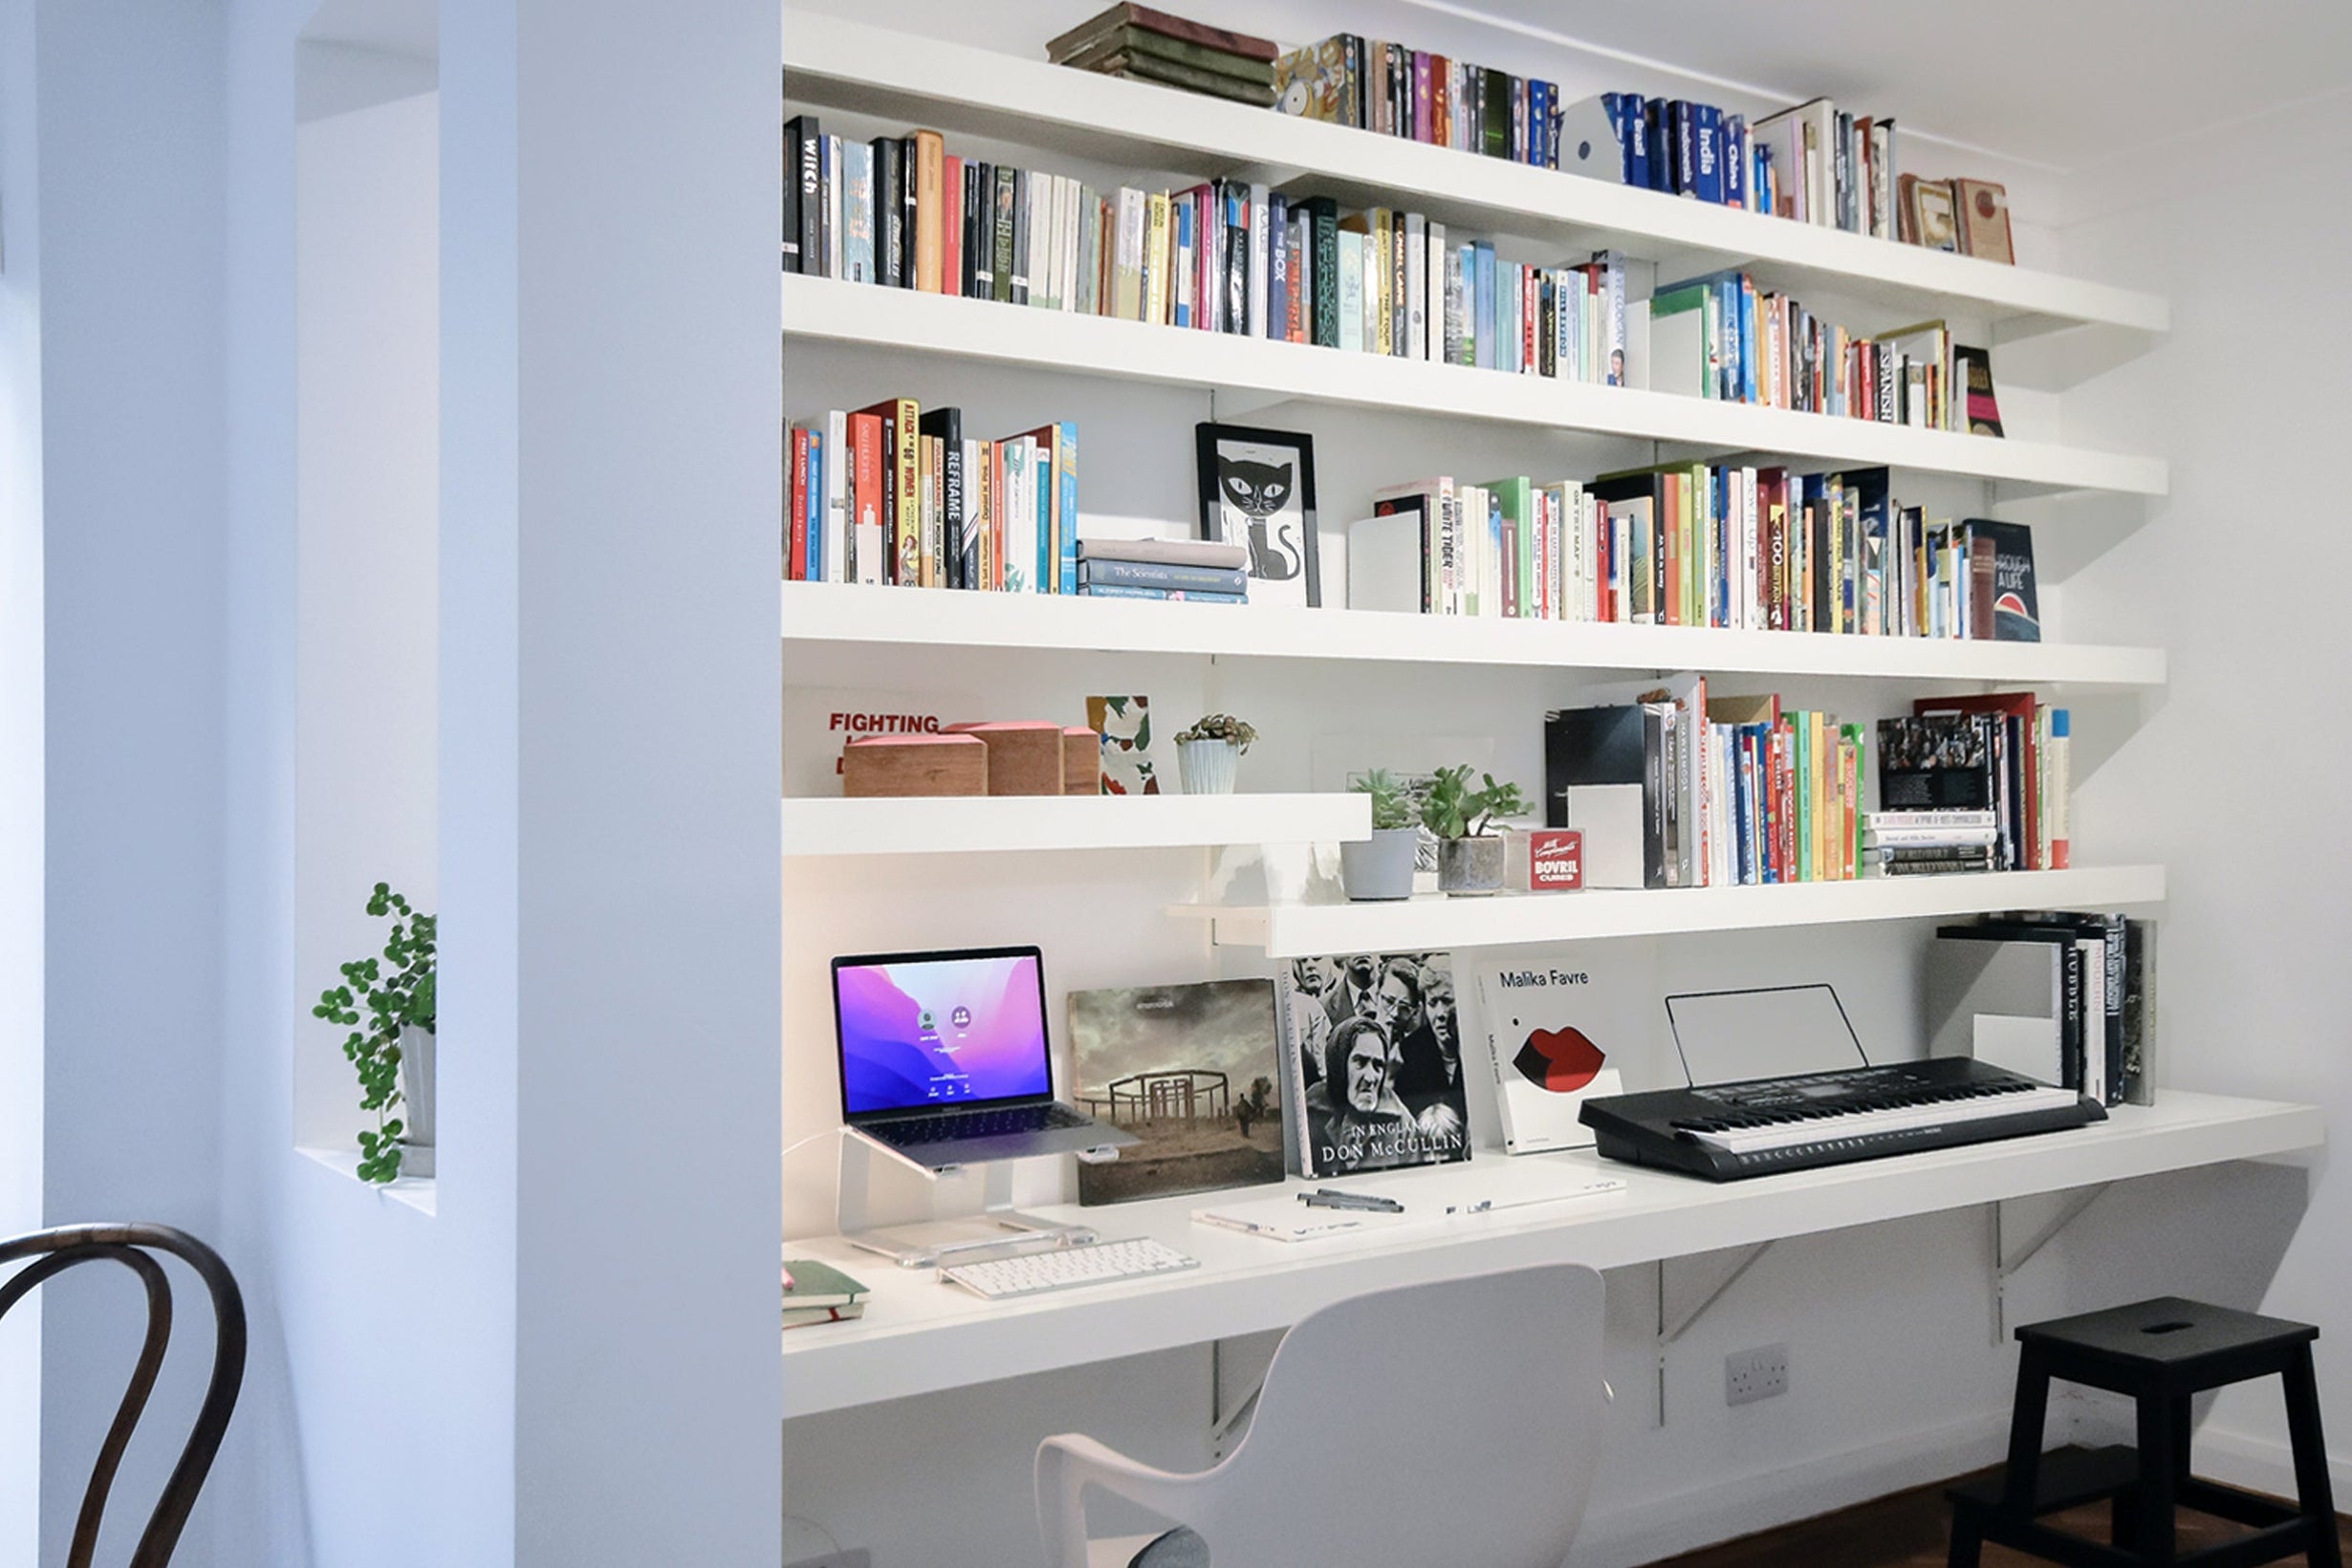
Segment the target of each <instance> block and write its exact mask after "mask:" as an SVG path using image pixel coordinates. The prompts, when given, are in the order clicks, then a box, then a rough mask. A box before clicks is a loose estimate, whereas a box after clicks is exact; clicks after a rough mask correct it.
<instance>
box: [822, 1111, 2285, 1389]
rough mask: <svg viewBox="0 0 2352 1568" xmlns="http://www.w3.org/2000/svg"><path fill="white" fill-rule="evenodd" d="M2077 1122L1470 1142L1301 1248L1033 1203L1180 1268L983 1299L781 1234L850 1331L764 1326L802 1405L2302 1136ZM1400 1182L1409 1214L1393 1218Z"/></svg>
mask: <svg viewBox="0 0 2352 1568" xmlns="http://www.w3.org/2000/svg"><path fill="white" fill-rule="evenodd" d="M2108 1114H2109V1119H2108V1121H2107V1122H2105V1123H2103V1124H2102V1125H2098V1126H2091V1127H2083V1128H2079V1129H2076V1130H2074V1131H2070V1132H2061V1133H2045V1134H2041V1135H2039V1136H2036V1137H2029V1138H2017V1139H2009V1140H2005V1141H2002V1142H1998V1143H1976V1144H1971V1145H1968V1146H1966V1147H1961V1148H1952V1149H1938V1150H1934V1151H1932V1152H1929V1153H1925V1154H1911V1155H1904V1156H1900V1157H1898V1158H1895V1159H1888V1160H1875V1161H1865V1162H1862V1163H1861V1164H1857V1165H1832V1166H1829V1167H1826V1168H1824V1169H1819V1170H1808V1171H1797V1172H1793V1173H1791V1174H1788V1175H1785V1176H1768V1177H1761V1178H1757V1179H1753V1180H1750V1181H1743V1182H1727V1183H1713V1182H1704V1181H1700V1180H1697V1179H1695V1178H1692V1177H1687V1176H1679V1175H1674V1174H1671V1173H1668V1172H1665V1171H1656V1170H1650V1169H1646V1168H1644V1167H1640V1166H1635V1165H1618V1164H1615V1163H1613V1162H1608V1161H1603V1160H1601V1158H1600V1157H1599V1156H1597V1155H1595V1154H1594V1153H1592V1152H1591V1151H1590V1150H1585V1151H1580V1152H1575V1153H1561V1154H1542V1155H1527V1156H1521V1157H1518V1158H1513V1157H1511V1156H1509V1155H1506V1154H1504V1153H1502V1152H1501V1151H1500V1150H1498V1149H1481V1150H1479V1151H1478V1152H1477V1154H1476V1155H1475V1157H1474V1158H1473V1159H1472V1160H1471V1161H1470V1163H1469V1164H1468V1165H1449V1166H1444V1167H1439V1168H1437V1169H1434V1170H1426V1171H1391V1172H1384V1173H1381V1174H1377V1175H1366V1176H1361V1177H1354V1178H1350V1179H1347V1180H1345V1181H1343V1182H1338V1183H1335V1184H1332V1185H1338V1186H1341V1187H1350V1188H1353V1189H1356V1190H1360V1191H1366V1192H1376V1193H1380V1194H1382V1195H1384V1196H1394V1197H1396V1198H1397V1199H1399V1200H1400V1201H1402V1202H1403V1203H1405V1206H1406V1210H1407V1212H1406V1214H1405V1218H1404V1219H1403V1220H1402V1221H1396V1222H1390V1223H1388V1224H1386V1225H1384V1226H1383V1227H1380V1228H1378V1229H1375V1230H1365V1231H1360V1232H1351V1233H1347V1234H1342V1235H1337V1236H1331V1237H1327V1238H1323V1239H1319V1240H1316V1241H1305V1242H1283V1241H1276V1240H1271V1239H1268V1238H1264V1237H1260V1236H1254V1235H1250V1234H1247V1233H1244V1232H1241V1231H1237V1230H1222V1229H1218V1228H1215V1227H1211V1226H1206V1225H1201V1224H1197V1223H1195V1222H1194V1221H1193V1220H1192V1218H1191V1213H1192V1210H1193V1209H1200V1208H1208V1207H1213V1206H1215V1205H1217V1204H1219V1203H1220V1202H1226V1203H1243V1202H1251V1201H1254V1200H1258V1199H1264V1198H1270V1197H1278V1196H1285V1195H1287V1194H1288V1193H1290V1192H1293V1191H1297V1190H1304V1189H1308V1188H1311V1187H1315V1186H1318V1185H1323V1184H1318V1183H1312V1182H1301V1181H1298V1180H1296V1178H1294V1179H1291V1180H1289V1181H1287V1182H1286V1183H1285V1184H1284V1185H1283V1186H1281V1187H1274V1186H1266V1187H1243V1188H1238V1189H1232V1190H1229V1191H1225V1192H1221V1193H1207V1194H1199V1195H1194V1196H1187V1197H1181V1198H1156V1199H1148V1200H1145V1201H1143V1202H1138V1203H1130V1204H1114V1205H1104V1206H1099V1207H1096V1208H1091V1209H1080V1208H1078V1207H1077V1206H1075V1205H1071V1206H1061V1207H1055V1208H1044V1209H1037V1210H1035V1211H1036V1212H1039V1213H1043V1214H1047V1215H1050V1216H1052V1217H1054V1218H1057V1219H1066V1220H1078V1221H1083V1222H1085V1223H1087V1224H1089V1225H1092V1226H1094V1227H1096V1228H1097V1229H1098V1230H1100V1231H1101V1233H1102V1235H1103V1236H1104V1237H1105V1238H1106V1239H1118V1238H1122V1237H1128V1236H1154V1237H1157V1238H1159V1239H1160V1240H1162V1241H1165V1242H1167V1243H1169V1244H1170V1245H1172V1246H1174V1247H1176V1248H1178V1249H1180V1250H1181V1251H1184V1252H1189V1253H1190V1254H1192V1255H1193V1256H1194V1257H1197V1258H1199V1259H1200V1260H1201V1266H1200V1267H1199V1268H1197V1269H1188V1270H1186V1271H1184V1272H1183V1273H1181V1274H1172V1275H1165V1276H1162V1277H1158V1278H1153V1279H1148V1280H1138V1281H1133V1282H1129V1283H1122V1284H1117V1285H1101V1286H1092V1287H1086V1288H1082V1289H1078V1290H1073V1291H1064V1292H1056V1293H1055V1294H1052V1295H1049V1296H1031V1297H1027V1298H1022V1299H1015V1300H1010V1301H983V1300H981V1299H980V1298H979V1297H977V1296H972V1295H970V1294H969V1293H968V1292H966V1291H963V1290H961V1289H959V1288H957V1287H955V1286H952V1285H946V1284H942V1283H940V1282H938V1280H937V1279H936V1277H935V1276H934V1274H933V1273H932V1271H930V1270H928V1269H923V1270H911V1269H901V1268H898V1267H897V1266H895V1265H893V1264H892V1263H890V1262H889V1261H888V1260H887V1259H884V1258H881V1257H877V1256H875V1255H874V1254H872V1253H870V1252H859V1251H858V1250H856V1249H855V1248H853V1247H851V1246H849V1245H848V1244H847V1243H845V1242H843V1241H841V1240H840V1239H839V1238H838V1237H824V1238H818V1239H814V1240H807V1241H798V1242H795V1243H792V1244H791V1245H789V1246H788V1247H787V1248H786V1249H785V1251H786V1255H788V1256H795V1257H816V1258H821V1259H823V1260H825V1261H827V1262H830V1263H833V1264H836V1265H838V1267H840V1268H842V1269H844V1270H846V1271H848V1272H849V1273H850V1274H852V1275H853V1276H855V1277H856V1278H859V1279H861V1280H864V1281H865V1282H866V1283H867V1284H868V1285H870V1286H872V1287H873V1294H872V1296H870V1297H869V1298H868V1302H867V1306H866V1311H865V1316H864V1317H863V1318H860V1319H858V1320H856V1321H853V1322H848V1323H839V1324H832V1325H828V1326H825V1327H819V1328H803V1329H790V1330H786V1331H784V1334H783V1342H784V1356H783V1362H784V1413H785V1415H786V1416H787V1417H788V1418H790V1417H793V1416H805V1415H814V1414H817V1413H818V1412H820V1411H825V1410H836V1409H841V1408H845V1407H848V1406H851V1405H866V1404H871V1403H874V1402H877V1401H881V1400H886V1399H897V1398H901V1397H903V1396H905V1395H910V1394H923V1393H930V1392H933V1391H936V1390H939V1389H943V1388H953V1387H959V1386H962V1385H965V1384H968V1383H986V1382H990V1381H992V1380H994V1379H997V1378H1006V1377H1015V1376H1019V1375H1022V1374H1025V1373H1031V1372H1038V1371H1044V1370H1047V1369H1050V1368H1054V1367H1061V1366H1073V1365H1078V1364H1080V1363H1083V1362H1087V1361H1103V1360H1107V1359H1110V1358H1112V1357H1118V1356H1131V1355H1137V1354H1140V1353H1143V1352H1146V1351H1153V1350H1164V1349H1168V1348H1172V1347H1174V1346H1177V1345H1185V1344H1194V1343H1198V1342H1199V1341H1201V1340H1204V1339H1223V1338H1226V1337H1228V1336H1231V1335H1237V1334H1249V1333H1253V1332H1256V1331H1259V1330H1263V1329H1271V1328H1280V1327H1284V1326H1286V1325H1288V1324H1290V1323H1294V1322H1296V1321H1297V1320H1298V1319H1299V1318H1302V1317H1304V1316H1306V1315H1307V1314H1308V1313H1310V1312H1313V1311H1315V1310H1316V1309H1317V1308H1318V1307H1321V1306H1323V1305H1325V1304H1327V1303H1329V1302H1332V1301H1337V1300H1339V1299H1342V1298H1344V1297H1346V1296H1354V1295H1357V1294H1360V1293H1361V1292H1364V1291H1368V1290H1374V1289H1377V1288H1379V1287H1381V1286H1383V1285H1393V1284H1403V1283H1406V1282H1409V1281H1417V1280H1426V1279H1445V1278H1451V1277H1460V1276H1464V1275H1469V1274H1483V1273H1487V1272H1490V1271H1492V1270H1497V1269H1509V1268H1516V1267H1520V1266H1524V1265H1528V1264H1535V1263H1548V1262H1555V1261H1565V1262H1576V1263H1588V1264H1591V1265H1593V1266H1594V1267H1596V1268H1603V1269H1606V1268H1615V1267H1619V1266H1621V1265H1624V1264H1629V1263H1648V1262H1655V1261H1656V1260H1658V1259H1660V1258H1667V1257H1681V1256H1687V1255H1688V1254H1690V1253H1694V1252H1710V1251H1712V1250H1714V1249H1716V1248H1721V1247H1736V1246H1744V1245H1747V1244H1750V1243H1753V1242H1759V1241H1769V1240H1772V1239H1775V1238H1776V1237H1781V1236H1797V1235H1806V1234H1811V1233H1813V1232H1816V1231H1821V1230H1839V1229H1841V1228H1843V1227H1846V1226H1853V1225H1867V1224H1871V1223H1873V1222H1875V1221H1879V1220H1887V1219H1899V1218H1903V1217H1905V1216H1906V1215H1913V1214H1926V1213H1932V1212H1935V1211H1937V1210H1940V1209H1958V1208H1965V1207H1967V1206H1969V1205H1971V1204H1982V1203H1991V1202H1994V1201H1996V1200H2000V1199H2004V1198H2018V1197H2025V1196H2028V1195H2030V1194H2033V1193H2037V1192H2056V1191H2060V1190H2063V1189H2065V1188H2067V1187H2084V1186H2088V1185H2091V1184H2093V1183H2099V1182H2111V1181H2118V1180H2122V1179H2124V1178H2128V1177H2133V1176H2145V1175H2151V1174H2153V1173H2155V1172H2158V1171H2165V1170H2178V1169H2184V1168H2187V1167H2189V1166H2193V1165H2211V1164H2215V1163H2218V1162H2221V1161H2225V1160H2243V1159H2256V1158H2260V1157H2263V1156H2267V1155H2276V1154H2284V1153H2287V1152H2290V1151H2293V1150H2297V1149H2305V1148H2312V1147H2316V1146H2318V1145H2319V1143H2322V1142H2323V1141H2324V1138H2325V1123H2324V1118H2323V1116H2322V1114H2321V1112H2320V1111H2319V1108H2318V1107H2316V1106H2310V1105H2293V1104H2283V1103H2279V1102H2277V1101H2273V1100H2237V1099H2232V1098H2227V1097H2223V1096H2218V1095H2201V1094H2189V1093H2183V1092H2177V1091H2170V1090H2167V1091H2166V1092H2165V1093H2164V1094H2163V1095H2162V1096H2161V1097H2160V1099H2159V1100H2158V1102H2157V1103H2156V1104H2155V1105H2154V1106H2152V1107H2138V1106H2123V1107H2119V1108H2117V1109H2116V1110H2114V1111H2111V1112H2110V1113H2108ZM1595 1175H1614V1176H1622V1177H1623V1178H1624V1181H1625V1187H1624V1190H1623V1191H1622V1192H1614V1193H1607V1194H1603V1195H1601V1196H1597V1197H1583V1198H1576V1199H1571V1200H1568V1201H1564V1202H1558V1203H1538V1204H1533V1205H1530V1206H1527V1207H1524V1208H1516V1209H1499V1210H1497V1211H1495V1212H1492V1213H1487V1214H1477V1215H1457V1216H1454V1217H1450V1218H1441V1217H1436V1216H1435V1214H1434V1210H1435V1209H1437V1208H1438V1207H1439V1206H1440V1205H1442V1204H1443V1203H1444V1202H1448V1201H1453V1200H1455V1199H1456V1198H1458V1197H1459V1196H1461V1195H1463V1193H1464V1192H1465V1191H1466V1189H1467V1188H1468V1187H1476V1188H1478V1190H1479V1195H1482V1196H1491V1197H1492V1198H1493V1199H1494V1200H1495V1201H1497V1202H1498V1203H1499V1202H1505V1201H1508V1200H1510V1199H1512V1198H1514V1197H1528V1196H1533V1195H1535V1194H1536V1193H1538V1192H1543V1191H1548V1190H1557V1189H1559V1188H1562V1187H1566V1186H1569V1185H1571V1184H1573V1183H1576V1182H1579V1181H1583V1180H1589V1179H1591V1178H1592V1177H1593V1176H1595ZM1416 1189H1418V1190H1419V1191H1420V1192H1421V1193H1422V1194H1424V1195H1425V1201H1426V1203H1427V1204H1428V1208H1429V1211H1430V1217H1428V1218H1426V1219H1425V1218H1423V1217H1421V1216H1420V1215H1417V1214H1416V1213H1415V1212H1414V1210H1415V1209H1416V1207H1417V1206H1416V1205H1415V1202H1414V1199H1415V1195H1416Z"/></svg>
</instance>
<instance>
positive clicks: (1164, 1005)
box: [1069, 980, 1282, 1204]
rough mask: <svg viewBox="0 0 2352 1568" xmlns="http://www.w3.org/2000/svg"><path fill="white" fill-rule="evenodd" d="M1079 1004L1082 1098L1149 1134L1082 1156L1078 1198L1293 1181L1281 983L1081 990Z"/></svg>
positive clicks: (1074, 1006)
mask: <svg viewBox="0 0 2352 1568" xmlns="http://www.w3.org/2000/svg"><path fill="white" fill-rule="evenodd" d="M1069 1009H1070V1049H1071V1053H1072V1058H1073V1067H1074V1074H1075V1078H1076V1081H1077V1083H1078V1095H1077V1098H1078V1100H1079V1102H1080V1103H1081V1104H1082V1105H1083V1106H1084V1107H1085V1108H1086V1109H1087V1110H1088V1111H1090V1112H1092V1113H1093V1114H1094V1115H1096V1116H1098V1117H1100V1118H1102V1119H1103V1120H1105V1121H1107V1122H1111V1123H1112V1124H1113V1125H1115V1126H1117V1127H1120V1128H1122V1129H1123V1130H1124V1131H1127V1132H1131V1133H1133V1134H1135V1135H1136V1137H1137V1138H1138V1139H1139V1140H1141V1142H1139V1143H1134V1144H1131V1145H1129V1146H1127V1147H1125V1148H1122V1149H1121V1150H1120V1151H1119V1158H1118V1159H1116V1160H1112V1161H1107V1162H1104V1163H1101V1164H1093V1163H1089V1162H1080V1163H1079V1165H1078V1202H1080V1203H1082V1204H1099V1203H1124V1202H1127V1201H1128V1200H1130V1199H1134V1198H1159V1197H1166V1196H1169V1195H1171V1194H1174V1193H1181V1192H1209V1191H1213V1190H1214V1189H1216V1188H1218V1187H1248V1186H1251V1185H1252V1184H1256V1183H1263V1182H1278V1181H1280V1180H1281V1179H1282V1109H1281V1101H1280V1100H1279V1097H1278V1094H1277V1091H1276V1090H1275V1087H1274V1084H1275V1078H1276V1073H1277V1071H1278V1069H1277V1067H1276V1062H1275V1052H1276V1047H1277V1038H1278V1037H1277V1034H1276V1031H1275V1028H1274V985H1273V983H1272V982H1270V981H1265V980H1211V981H1205V982H1202V983H1200V984H1197V985H1187V986H1147V987H1142V988H1135V989H1125V990H1117V991H1072V992H1071V993H1070V997H1069Z"/></svg>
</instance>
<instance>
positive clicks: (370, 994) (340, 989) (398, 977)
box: [311, 882, 436, 1182]
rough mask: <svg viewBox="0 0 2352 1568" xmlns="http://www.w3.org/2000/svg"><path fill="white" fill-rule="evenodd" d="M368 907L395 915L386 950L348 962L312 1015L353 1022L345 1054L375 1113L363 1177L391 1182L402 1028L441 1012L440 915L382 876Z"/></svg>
mask: <svg viewBox="0 0 2352 1568" xmlns="http://www.w3.org/2000/svg"><path fill="white" fill-rule="evenodd" d="M367 912H368V913H369V914H371V915H375V916H377V917H379V918H381V917H383V916H386V915H389V916H391V917H392V934H391V935H390V936H389V937H387V938H386V939H385V941H384V945H383V956H382V957H381V959H378V958H361V959H358V960H355V961H354V962H352V963H349V964H345V965H343V966H342V967H341V968H342V975H343V983H342V984H341V985H339V986H330V987H328V988H327V989H326V990H325V991H320V992H319V993H318V1005H317V1006H316V1007H315V1008H313V1009H311V1016H312V1017H314V1018H324V1019H325V1020H327V1022H329V1023H332V1024H341V1025H344V1026H345V1027H347V1028H350V1029H351V1034H350V1036H349V1037H348V1038H347V1039H345V1040H344V1041H343V1055H344V1056H345V1057H347V1058H349V1060H350V1062H351V1065H352V1066H353V1067H354V1068H355V1069H357V1070H358V1072H359V1091H360V1100H359V1109H361V1110H363V1111H373V1112H375V1113H376V1126H375V1129H374V1130H373V1131H367V1130H362V1131H361V1132H360V1134H359V1180H361V1181H363V1182H388V1181H391V1180H392V1179H393V1178H395V1177H397V1176H398V1175H400V1173H401V1133H402V1132H403V1130H404V1129H405V1125H406V1124H405V1123H404V1122H403V1121H402V1120H401V1118H400V1117H399V1116H398V1115H397V1114H396V1113H397V1112H398V1111H399V1109H400V1106H401V1031H402V1030H403V1029H431V1028H432V1027H433V1019H434V1003H435V992H436V986H435V968H434V960H435V954H434V921H433V917H432V916H431V915H425V914H419V913H417V912H416V911H415V910H413V909H411V908H410V907H409V906H408V901H407V900H406V899H404V898H403V897H401V896H400V895H399V894H398V893H395V892H393V891H392V888H391V886H390V884H389V883H386V882H378V883H377V884H376V891H375V892H374V893H373V894H371V895H370V896H369V898H368V901H367Z"/></svg>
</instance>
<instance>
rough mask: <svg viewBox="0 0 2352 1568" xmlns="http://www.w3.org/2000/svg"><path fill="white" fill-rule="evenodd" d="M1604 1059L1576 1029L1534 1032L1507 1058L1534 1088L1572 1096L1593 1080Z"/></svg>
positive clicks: (1591, 1043)
mask: <svg viewBox="0 0 2352 1568" xmlns="http://www.w3.org/2000/svg"><path fill="white" fill-rule="evenodd" d="M1607 1059H1608V1058H1607V1057H1606V1056H1603V1055H1602V1054H1601V1047H1599V1046H1597V1045H1595V1044H1594V1043H1593V1042H1592V1041H1590V1040H1588V1039H1586V1038H1585V1037H1584V1034H1583V1031H1581V1030H1578V1029H1538V1030H1534V1031H1532V1032H1530V1033H1529V1034H1528V1036H1527V1043H1526V1044H1525V1045H1522V1046H1521V1047H1519V1054H1518V1055H1517V1056H1514V1057H1512V1058H1511V1065H1512V1067H1513V1068H1514V1069H1515V1070H1516V1071H1517V1072H1518V1075H1519V1076H1520V1077H1521V1078H1525V1079H1527V1081H1528V1082H1530V1083H1532V1084H1534V1085H1535V1087H1536V1088H1538V1089H1543V1090H1546V1091H1548V1092H1550V1093H1552V1094H1556V1095H1572V1094H1574V1093H1576V1092H1577V1091H1578V1090H1579V1089H1581V1088H1583V1087H1584V1086H1585V1085H1586V1084H1588V1083H1590V1082H1592V1081H1593V1078H1594V1077H1595V1076H1596V1075H1597V1074H1599V1073H1600V1071H1601V1064H1602V1063H1603V1062H1605V1061H1606V1060H1607Z"/></svg>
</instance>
